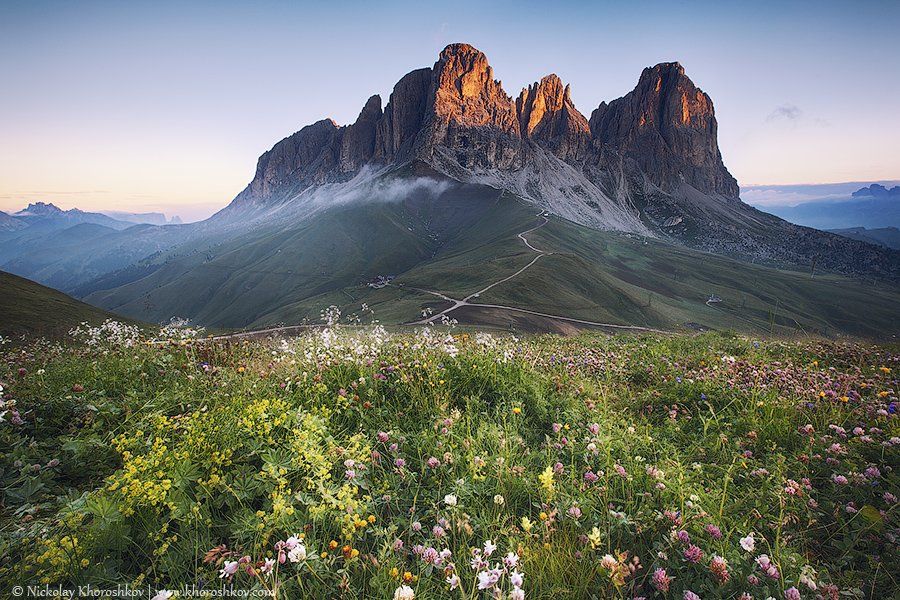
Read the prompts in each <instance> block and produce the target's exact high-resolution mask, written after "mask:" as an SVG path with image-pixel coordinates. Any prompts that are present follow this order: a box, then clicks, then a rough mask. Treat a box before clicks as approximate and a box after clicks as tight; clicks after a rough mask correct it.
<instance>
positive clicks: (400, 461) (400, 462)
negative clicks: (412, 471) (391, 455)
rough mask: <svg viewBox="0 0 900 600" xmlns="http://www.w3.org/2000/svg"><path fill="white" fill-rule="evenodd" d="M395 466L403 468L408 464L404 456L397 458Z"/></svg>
mask: <svg viewBox="0 0 900 600" xmlns="http://www.w3.org/2000/svg"><path fill="white" fill-rule="evenodd" d="M394 466H395V467H397V468H398V469H402V468H403V467H405V466H406V461H405V460H403V459H402V458H395V459H394Z"/></svg>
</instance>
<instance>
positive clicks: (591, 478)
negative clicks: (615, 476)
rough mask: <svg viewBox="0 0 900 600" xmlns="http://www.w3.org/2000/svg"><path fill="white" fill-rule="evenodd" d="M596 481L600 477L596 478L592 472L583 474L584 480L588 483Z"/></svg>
mask: <svg viewBox="0 0 900 600" xmlns="http://www.w3.org/2000/svg"><path fill="white" fill-rule="evenodd" d="M598 479H600V477H599V476H597V474H596V473H594V472H593V471H587V472H586V473H585V474H584V480H585V481H587V482H588V483H594V482H596V481H597V480H598Z"/></svg>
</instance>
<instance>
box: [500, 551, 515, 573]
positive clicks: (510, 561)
mask: <svg viewBox="0 0 900 600" xmlns="http://www.w3.org/2000/svg"><path fill="white" fill-rule="evenodd" d="M503 564H505V565H506V566H507V567H508V568H510V569H515V568H516V567H517V566H518V564H519V555H518V554H516V553H515V552H508V553H507V554H506V556H504V557H503Z"/></svg>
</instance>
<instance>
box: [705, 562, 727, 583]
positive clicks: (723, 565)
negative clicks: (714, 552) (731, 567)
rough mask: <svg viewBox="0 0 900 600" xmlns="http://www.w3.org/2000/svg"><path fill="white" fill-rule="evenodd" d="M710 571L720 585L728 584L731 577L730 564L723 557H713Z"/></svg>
mask: <svg viewBox="0 0 900 600" xmlns="http://www.w3.org/2000/svg"><path fill="white" fill-rule="evenodd" d="M709 570H710V571H711V572H712V574H713V575H714V576H715V578H716V579H717V580H718V581H719V583H727V582H728V579H729V578H730V575H729V574H728V563H727V562H725V559H724V558H722V557H721V556H713V557H712V560H711V561H709Z"/></svg>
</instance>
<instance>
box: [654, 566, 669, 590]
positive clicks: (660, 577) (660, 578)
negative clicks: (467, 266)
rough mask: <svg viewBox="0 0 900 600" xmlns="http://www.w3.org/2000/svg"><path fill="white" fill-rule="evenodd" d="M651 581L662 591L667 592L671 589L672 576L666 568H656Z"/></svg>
mask: <svg viewBox="0 0 900 600" xmlns="http://www.w3.org/2000/svg"><path fill="white" fill-rule="evenodd" d="M650 583H651V585H653V587H655V588H656V589H657V590H659V591H660V592H662V593H666V592H668V591H669V584H670V583H672V578H671V577H669V576H668V575H666V570H665V569H656V570H655V571H653V576H652V577H651V578H650Z"/></svg>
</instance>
